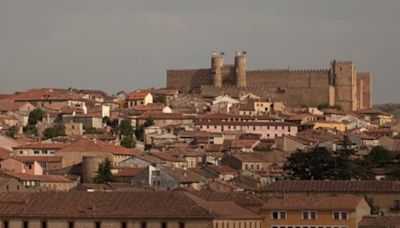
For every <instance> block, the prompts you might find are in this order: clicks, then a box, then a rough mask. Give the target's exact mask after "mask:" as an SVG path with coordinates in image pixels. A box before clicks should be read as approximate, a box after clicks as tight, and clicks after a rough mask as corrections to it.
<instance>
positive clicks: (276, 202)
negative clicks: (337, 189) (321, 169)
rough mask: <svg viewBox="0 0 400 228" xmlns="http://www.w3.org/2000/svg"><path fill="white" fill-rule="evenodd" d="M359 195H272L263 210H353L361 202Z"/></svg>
mask: <svg viewBox="0 0 400 228" xmlns="http://www.w3.org/2000/svg"><path fill="white" fill-rule="evenodd" d="M362 200H363V198H362V197H359V196H350V195H348V196H306V195H302V196H284V197H272V198H270V199H268V200H267V202H265V204H264V206H263V209H264V210H295V211H297V210H318V211H321V210H346V211H355V209H356V207H357V206H358V205H359V204H360V203H361V202H362Z"/></svg>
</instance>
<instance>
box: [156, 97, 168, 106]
mask: <svg viewBox="0 0 400 228" xmlns="http://www.w3.org/2000/svg"><path fill="white" fill-rule="evenodd" d="M153 102H154V103H160V104H167V98H166V97H165V96H157V97H154V99H153Z"/></svg>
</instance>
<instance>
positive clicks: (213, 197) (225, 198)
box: [187, 190, 264, 207]
mask: <svg viewBox="0 0 400 228" xmlns="http://www.w3.org/2000/svg"><path fill="white" fill-rule="evenodd" d="M187 192H188V193H189V194H191V195H195V196H197V197H199V198H201V199H203V200H205V201H210V202H234V203H236V204H238V205H240V206H244V207H245V206H260V207H261V206H263V205H264V201H262V200H261V199H259V198H257V197H256V196H254V195H250V194H248V193H245V192H229V193H226V192H215V191H211V190H204V191H192V190H191V191H187Z"/></svg>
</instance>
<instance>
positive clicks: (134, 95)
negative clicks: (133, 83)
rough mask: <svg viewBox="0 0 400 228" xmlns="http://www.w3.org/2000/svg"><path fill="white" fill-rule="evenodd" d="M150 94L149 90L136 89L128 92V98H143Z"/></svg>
mask: <svg viewBox="0 0 400 228" xmlns="http://www.w3.org/2000/svg"><path fill="white" fill-rule="evenodd" d="M148 94H149V92H148V91H134V92H131V93H129V94H128V98H127V100H143V99H144V98H145V97H146V96H147V95H148Z"/></svg>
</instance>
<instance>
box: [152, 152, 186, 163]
mask: <svg viewBox="0 0 400 228" xmlns="http://www.w3.org/2000/svg"><path fill="white" fill-rule="evenodd" d="M150 155H153V156H155V157H157V158H159V159H161V160H163V161H170V162H184V161H185V159H183V158H182V157H178V156H174V154H172V153H168V152H151V153H150Z"/></svg>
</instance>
